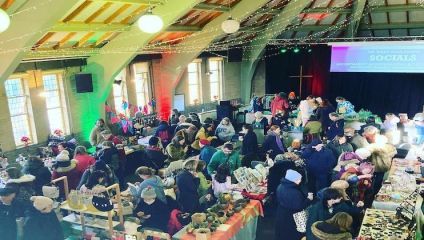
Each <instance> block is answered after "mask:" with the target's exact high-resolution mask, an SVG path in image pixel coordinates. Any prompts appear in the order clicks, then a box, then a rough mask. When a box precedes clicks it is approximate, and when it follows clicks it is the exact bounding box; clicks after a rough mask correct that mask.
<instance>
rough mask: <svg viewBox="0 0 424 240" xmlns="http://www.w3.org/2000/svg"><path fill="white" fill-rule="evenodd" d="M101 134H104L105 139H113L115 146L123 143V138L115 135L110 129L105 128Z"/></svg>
mask: <svg viewBox="0 0 424 240" xmlns="http://www.w3.org/2000/svg"><path fill="white" fill-rule="evenodd" d="M101 134H102V137H103V138H104V139H105V141H111V142H112V143H113V145H114V146H116V145H118V144H122V141H121V139H119V138H118V137H117V136H113V135H112V132H111V131H110V130H108V129H106V130H103V131H102V132H101Z"/></svg>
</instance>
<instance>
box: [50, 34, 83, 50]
mask: <svg viewBox="0 0 424 240" xmlns="http://www.w3.org/2000/svg"><path fill="white" fill-rule="evenodd" d="M76 34H77V33H76V32H70V33H68V34H66V36H65V37H63V38H62V39H61V40H60V41H59V42H58V43H57V44H56V45H55V46H54V47H53V48H54V49H57V48H60V47H62V46H63V45H65V44H66V43H67V42H68V41H69V40H70V39H71V38H72V37H74V36H75V35H76Z"/></svg>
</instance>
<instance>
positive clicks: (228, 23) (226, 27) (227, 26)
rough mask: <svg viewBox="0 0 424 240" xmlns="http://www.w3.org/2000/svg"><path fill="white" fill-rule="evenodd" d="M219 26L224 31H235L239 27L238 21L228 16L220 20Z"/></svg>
mask: <svg viewBox="0 0 424 240" xmlns="http://www.w3.org/2000/svg"><path fill="white" fill-rule="evenodd" d="M221 28H222V31H224V32H225V33H235V32H237V31H238V30H239V29H240V22H239V21H237V20H234V19H233V18H231V17H229V18H228V19H227V20H225V21H223V22H222V24H221Z"/></svg>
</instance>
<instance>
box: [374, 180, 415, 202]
mask: <svg viewBox="0 0 424 240" xmlns="http://www.w3.org/2000/svg"><path fill="white" fill-rule="evenodd" d="M412 192H413V191H396V190H395V189H394V188H393V187H392V185H391V184H384V185H383V186H382V188H381V189H380V191H379V192H378V194H377V195H376V197H375V200H376V201H380V202H389V201H390V202H402V201H403V200H404V199H405V198H407V197H408V196H409V194H411V193H412Z"/></svg>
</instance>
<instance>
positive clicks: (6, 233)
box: [0, 200, 24, 240]
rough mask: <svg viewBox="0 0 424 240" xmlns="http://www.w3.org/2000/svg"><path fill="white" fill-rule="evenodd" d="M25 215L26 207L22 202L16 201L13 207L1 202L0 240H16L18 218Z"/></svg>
mask: <svg viewBox="0 0 424 240" xmlns="http://www.w3.org/2000/svg"><path fill="white" fill-rule="evenodd" d="M23 214H24V207H23V205H22V204H21V202H18V201H16V200H14V201H13V202H12V204H11V205H4V204H3V203H2V202H0V239H2V240H16V237H17V231H18V229H17V225H16V218H18V217H22V216H23Z"/></svg>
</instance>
